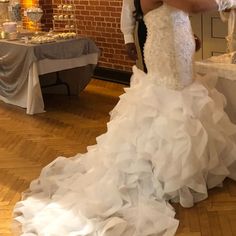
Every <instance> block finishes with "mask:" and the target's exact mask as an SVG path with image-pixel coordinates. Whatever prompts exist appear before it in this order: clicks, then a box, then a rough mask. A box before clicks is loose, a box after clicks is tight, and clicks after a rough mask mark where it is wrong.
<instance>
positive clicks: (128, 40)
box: [124, 34, 134, 44]
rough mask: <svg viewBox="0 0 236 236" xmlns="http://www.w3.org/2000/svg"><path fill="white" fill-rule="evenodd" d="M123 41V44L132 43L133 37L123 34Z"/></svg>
mask: <svg viewBox="0 0 236 236" xmlns="http://www.w3.org/2000/svg"><path fill="white" fill-rule="evenodd" d="M124 40H125V44H127V43H134V36H133V34H125V35H124Z"/></svg>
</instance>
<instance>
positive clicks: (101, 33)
mask: <svg viewBox="0 0 236 236" xmlns="http://www.w3.org/2000/svg"><path fill="white" fill-rule="evenodd" d="M121 6H122V0H109V1H107V0H80V1H78V2H77V6H76V8H77V19H78V22H77V25H78V33H79V34H80V35H87V36H89V37H91V38H93V39H94V40H95V42H96V44H97V45H98V47H99V48H101V49H102V55H101V58H100V62H99V65H100V66H101V67H107V68H112V69H118V70H125V71H129V70H130V66H131V65H133V64H134V63H133V62H130V61H129V60H128V58H127V56H126V53H125V50H124V40H123V35H122V33H121V32H120V13H121Z"/></svg>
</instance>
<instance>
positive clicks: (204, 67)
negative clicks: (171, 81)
mask: <svg viewBox="0 0 236 236" xmlns="http://www.w3.org/2000/svg"><path fill="white" fill-rule="evenodd" d="M195 68H196V72H197V73H199V74H202V75H206V74H207V75H209V77H210V78H213V79H214V78H215V86H216V88H217V90H218V91H220V92H221V93H222V94H224V96H225V97H226V99H227V106H226V112H227V113H228V115H229V117H230V119H231V120H232V121H233V122H235V123H236V64H227V63H217V62H210V61H199V62H196V66H195ZM211 82H212V81H208V83H211Z"/></svg>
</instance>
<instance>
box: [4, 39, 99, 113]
mask: <svg viewBox="0 0 236 236" xmlns="http://www.w3.org/2000/svg"><path fill="white" fill-rule="evenodd" d="M98 57H99V49H98V48H97V46H96V45H95V43H94V42H93V41H92V40H90V39H88V38H76V39H68V40H60V41H57V42H50V43H43V44H30V43H27V44H26V43H24V42H20V41H6V40H0V100H2V101H4V102H6V103H9V104H13V105H17V106H20V107H23V108H26V113H27V114H36V113H41V112H44V101H43V97H42V91H41V86H40V82H39V75H44V74H48V73H52V72H58V71H64V70H70V69H73V68H83V69H84V70H83V72H86V73H83V79H81V78H80V74H78V83H80V81H81V83H83V87H85V86H86V84H85V83H89V81H90V79H91V76H92V74H93V71H94V68H95V67H96V65H97V62H98Z"/></svg>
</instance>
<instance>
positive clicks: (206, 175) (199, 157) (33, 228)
mask: <svg viewBox="0 0 236 236" xmlns="http://www.w3.org/2000/svg"><path fill="white" fill-rule="evenodd" d="M157 79H158V78H154V77H151V76H150V75H147V74H144V73H143V72H141V71H140V70H138V69H137V68H136V67H135V68H134V75H133V77H132V82H131V87H130V88H127V89H125V93H124V94H123V95H121V97H120V101H119V103H118V104H117V106H116V107H115V108H114V109H113V111H112V112H111V120H110V122H109V123H108V124H107V127H108V131H107V133H105V134H103V135H101V136H99V137H98V138H97V145H94V146H90V147H88V152H87V153H85V154H78V155H76V156H75V157H73V158H64V157H59V158H57V159H56V160H55V161H53V162H52V163H50V164H49V165H48V166H46V167H45V168H44V169H43V170H42V172H41V175H40V177H39V178H38V179H37V180H35V181H33V182H32V183H31V186H30V189H29V191H28V192H26V193H25V196H24V200H22V201H21V202H19V203H17V205H16V207H15V211H14V214H15V217H16V218H15V219H16V221H18V222H20V224H21V226H22V232H23V233H22V235H24V236H31V235H32V236H33V235H39V236H65V235H66V236H75V235H76V236H80V235H81V236H82V235H87V236H151V235H153V236H154V235H155V236H171V235H174V234H175V231H176V229H177V227H178V221H177V220H176V219H175V218H174V215H175V212H174V209H173V208H172V206H171V205H170V204H169V203H168V201H169V200H171V201H176V202H180V204H181V205H183V206H184V207H191V206H192V205H193V204H194V202H198V201H201V200H203V199H205V198H207V189H208V188H212V187H215V186H218V185H220V184H222V181H223V180H224V179H225V178H226V177H231V178H234V179H236V176H235V174H234V173H236V161H235V160H236V154H235V153H236V145H235V134H236V127H235V125H233V124H232V123H231V122H230V120H229V119H228V117H227V115H226V114H225V112H224V110H223V108H224V106H225V99H224V96H223V95H222V94H220V93H219V92H217V91H216V90H215V89H211V90H209V89H207V88H206V87H204V86H203V85H202V83H200V82H199V81H195V82H194V83H192V84H191V85H189V86H187V87H185V88H184V89H182V90H171V89H168V88H166V87H165V86H160V84H157V83H156V80H157ZM233 174H234V176H233Z"/></svg>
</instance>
